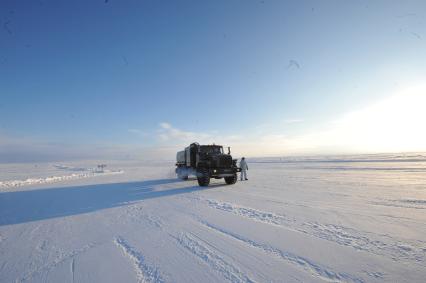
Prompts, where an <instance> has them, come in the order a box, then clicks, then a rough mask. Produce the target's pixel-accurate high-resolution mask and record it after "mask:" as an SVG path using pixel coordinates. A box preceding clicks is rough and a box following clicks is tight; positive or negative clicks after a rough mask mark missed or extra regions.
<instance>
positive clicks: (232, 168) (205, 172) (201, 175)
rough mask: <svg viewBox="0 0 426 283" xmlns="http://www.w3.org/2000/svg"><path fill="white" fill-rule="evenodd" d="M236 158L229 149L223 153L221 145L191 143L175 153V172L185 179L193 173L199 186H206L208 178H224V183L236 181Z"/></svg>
mask: <svg viewBox="0 0 426 283" xmlns="http://www.w3.org/2000/svg"><path fill="white" fill-rule="evenodd" d="M240 171H241V169H240V168H238V166H237V159H232V156H231V149H230V148H229V147H228V153H224V151H223V146H221V145H215V144H213V145H200V144H198V143H196V142H195V143H192V144H190V145H189V146H188V147H186V148H185V150H183V151H179V152H178V153H177V154H176V174H177V176H178V178H180V179H182V180H187V179H188V176H190V175H195V176H196V177H197V180H198V184H199V185H200V186H208V185H209V184H210V178H215V179H222V178H224V179H225V182H226V184H228V185H231V184H235V183H236V182H237V172H240Z"/></svg>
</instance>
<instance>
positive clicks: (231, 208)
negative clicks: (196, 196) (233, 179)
mask: <svg viewBox="0 0 426 283" xmlns="http://www.w3.org/2000/svg"><path fill="white" fill-rule="evenodd" d="M206 201H207V204H208V205H209V206H210V207H213V208H216V209H219V210H223V211H226V212H232V213H234V214H236V215H239V216H243V217H246V218H250V219H252V220H255V221H259V222H263V223H267V224H273V225H278V226H282V224H283V223H287V222H289V219H287V218H286V217H284V216H282V215H277V214H274V213H271V212H264V211H260V210H256V209H253V208H247V207H243V206H238V205H235V204H230V203H226V202H217V201H215V200H211V199H208V200H206Z"/></svg>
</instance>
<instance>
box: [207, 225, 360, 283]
mask: <svg viewBox="0 0 426 283" xmlns="http://www.w3.org/2000/svg"><path fill="white" fill-rule="evenodd" d="M200 223H201V224H202V225H203V226H205V227H207V228H209V229H211V230H214V231H215V232H218V233H220V234H222V235H225V236H227V237H231V238H232V239H234V240H237V241H240V242H242V243H244V244H246V245H248V246H250V247H252V248H256V249H259V250H262V251H263V252H264V253H267V254H268V255H274V256H275V257H278V258H280V259H282V260H285V261H286V262H288V263H290V264H293V265H296V266H297V267H299V268H301V269H304V270H306V271H308V272H310V273H311V274H312V275H313V276H315V277H318V278H319V279H322V280H324V281H327V282H354V283H363V282H365V281H364V280H363V279H362V278H359V277H356V276H353V275H350V274H347V273H342V272H335V271H332V270H331V269H330V268H328V267H325V266H323V265H321V264H318V263H315V262H313V261H312V260H310V259H307V258H304V257H301V256H298V255H296V254H293V253H290V252H287V251H283V250H280V249H278V248H275V247H272V246H269V245H267V244H264V243H260V242H256V241H254V240H251V239H248V238H245V237H243V236H240V235H238V234H236V233H233V232H231V231H227V230H225V229H223V228H219V227H217V226H215V225H213V224H210V223H208V222H205V221H201V222H200Z"/></svg>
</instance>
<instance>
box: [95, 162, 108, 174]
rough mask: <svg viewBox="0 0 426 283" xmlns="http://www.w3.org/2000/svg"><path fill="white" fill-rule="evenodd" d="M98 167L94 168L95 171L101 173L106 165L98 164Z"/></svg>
mask: <svg viewBox="0 0 426 283" xmlns="http://www.w3.org/2000/svg"><path fill="white" fill-rule="evenodd" d="M97 167H98V168H97V169H96V172H98V173H103V172H104V169H105V167H107V166H106V164H98V166H97Z"/></svg>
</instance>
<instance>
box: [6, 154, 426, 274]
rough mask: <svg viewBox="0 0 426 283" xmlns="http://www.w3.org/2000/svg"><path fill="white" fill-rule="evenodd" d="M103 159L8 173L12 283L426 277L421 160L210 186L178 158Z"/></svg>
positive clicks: (252, 164) (356, 160)
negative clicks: (187, 175)
mask: <svg viewBox="0 0 426 283" xmlns="http://www.w3.org/2000/svg"><path fill="white" fill-rule="evenodd" d="M103 163H105V164H107V165H108V167H107V168H108V170H109V171H107V170H105V172H104V173H95V172H94V171H93V170H91V169H90V168H94V167H95V166H96V164H98V162H96V161H79V162H77V161H76V162H73V163H64V164H51V163H40V164H2V165H0V170H1V171H0V172H1V173H0V182H1V183H0V184H2V185H1V186H0V282H424V278H425V277H426V239H425V235H426V214H425V209H426V178H425V176H426V175H425V173H426V159H425V158H424V156H423V155H421V154H419V155H415V156H414V157H413V156H411V155H409V156H399V155H387V156H351V157H322V158H320V157H315V158H312V157H310V158H288V159H283V158H268V159H266V158H264V159H260V158H258V159H252V160H248V163H249V168H250V171H248V174H249V176H248V177H249V181H244V182H237V184H235V185H230V186H229V185H225V184H224V181H223V180H212V183H211V185H210V186H209V187H206V188H204V187H203V188H201V187H199V186H198V185H197V182H196V180H194V179H190V180H188V181H181V180H178V179H176V178H175V176H174V168H173V166H174V162H172V161H171V162H137V161H134V162H130V161H129V162H125V161H110V162H104V161H103ZM73 174H76V175H75V177H66V178H63V176H73ZM80 174H89V176H85V175H84V176H83V175H81V176H80ZM48 178H51V179H48ZM28 179H36V180H44V181H38V182H25V181H26V180H28ZM19 180H21V181H23V182H21V183H18V185H16V186H15V185H5V184H10V182H15V183H16V181H19ZM48 180H54V181H52V182H51V181H48Z"/></svg>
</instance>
